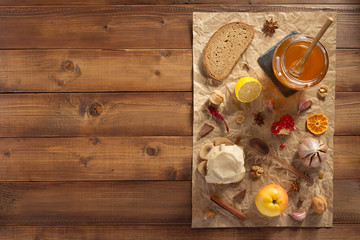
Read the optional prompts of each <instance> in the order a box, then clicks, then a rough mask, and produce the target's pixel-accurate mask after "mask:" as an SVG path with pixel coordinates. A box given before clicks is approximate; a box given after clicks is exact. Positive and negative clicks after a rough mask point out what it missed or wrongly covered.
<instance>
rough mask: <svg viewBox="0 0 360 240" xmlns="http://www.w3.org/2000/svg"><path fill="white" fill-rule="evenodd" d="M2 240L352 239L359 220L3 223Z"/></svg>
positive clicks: (356, 235)
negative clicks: (203, 224) (310, 223)
mask: <svg viewBox="0 0 360 240" xmlns="http://www.w3.org/2000/svg"><path fill="white" fill-rule="evenodd" d="M0 234H1V235H2V239H3V240H23V239H29V240H31V239H33V240H37V239H52V240H63V239H94V240H95V239H99V238H101V239H102V240H118V239H119V238H121V239H124V240H134V239H147V240H172V239H174V240H175V239H208V240H238V239H244V238H246V239H268V238H271V239H278V240H288V239H299V240H302V239H308V237H309V236H316V239H318V240H329V239H338V237H340V236H341V238H343V239H347V240H355V239H358V236H359V235H360V226H359V225H358V224H334V227H333V228H318V229H316V228H315V229H314V228H306V229H304V228H227V229H191V227H190V225H186V224H179V225H126V226H51V227H49V226H2V227H0Z"/></svg>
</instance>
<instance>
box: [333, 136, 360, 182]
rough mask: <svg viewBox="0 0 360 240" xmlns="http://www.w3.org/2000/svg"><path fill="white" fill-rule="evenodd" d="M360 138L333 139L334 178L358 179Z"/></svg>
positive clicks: (337, 137) (359, 171) (336, 137)
mask: <svg viewBox="0 0 360 240" xmlns="http://www.w3.org/2000/svg"><path fill="white" fill-rule="evenodd" d="M359 146H360V136H335V137H334V178H335V179H359V178H360V161H359V159H360V152H359Z"/></svg>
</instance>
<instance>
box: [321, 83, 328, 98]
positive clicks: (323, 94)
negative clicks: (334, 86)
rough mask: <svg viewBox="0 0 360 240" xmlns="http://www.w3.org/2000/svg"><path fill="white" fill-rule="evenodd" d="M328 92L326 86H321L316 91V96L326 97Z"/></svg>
mask: <svg viewBox="0 0 360 240" xmlns="http://www.w3.org/2000/svg"><path fill="white" fill-rule="evenodd" d="M328 91H329V87H328V86H326V85H322V86H320V87H319V89H318V94H319V95H320V96H321V97H326V96H327V95H328Z"/></svg>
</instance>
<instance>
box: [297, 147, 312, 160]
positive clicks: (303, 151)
mask: <svg viewBox="0 0 360 240" xmlns="http://www.w3.org/2000/svg"><path fill="white" fill-rule="evenodd" d="M298 152H299V156H300V157H301V158H306V157H307V156H309V155H311V154H313V153H314V149H312V148H310V147H309V146H307V145H305V144H300V145H299V147H298Z"/></svg>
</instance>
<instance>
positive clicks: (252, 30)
mask: <svg viewBox="0 0 360 240" xmlns="http://www.w3.org/2000/svg"><path fill="white" fill-rule="evenodd" d="M233 24H242V25H246V26H248V27H249V28H250V29H251V40H250V41H249V43H248V44H247V46H245V48H244V50H243V51H242V52H241V54H240V55H239V56H238V58H237V59H236V61H234V64H233V65H232V66H231V68H230V70H229V72H228V73H227V74H226V75H225V76H224V77H222V78H219V77H216V76H214V75H213V74H212V73H210V71H209V67H208V65H207V64H206V56H207V52H208V48H209V44H210V43H211V42H212V40H213V38H214V36H215V35H216V34H217V33H218V32H219V31H220V30H221V29H223V28H225V27H228V26H229V25H233ZM254 35H255V29H254V28H253V26H251V25H249V24H247V23H243V22H231V23H228V24H225V25H224V26H222V27H220V28H219V29H218V30H216V32H215V33H214V34H213V35H212V36H211V38H210V39H209V41H208V43H207V44H206V47H205V51H204V56H203V62H204V66H205V68H206V71H207V72H208V74H209V75H210V76H211V77H212V78H214V79H216V80H220V81H221V80H224V79H225V78H227V77H228V76H229V75H230V73H231V72H232V70H233V68H234V67H235V65H236V63H237V62H238V61H239V60H240V57H241V55H242V54H243V53H244V52H245V50H246V49H247V48H248V47H249V46H250V44H251V43H252V41H253V39H254Z"/></svg>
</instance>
